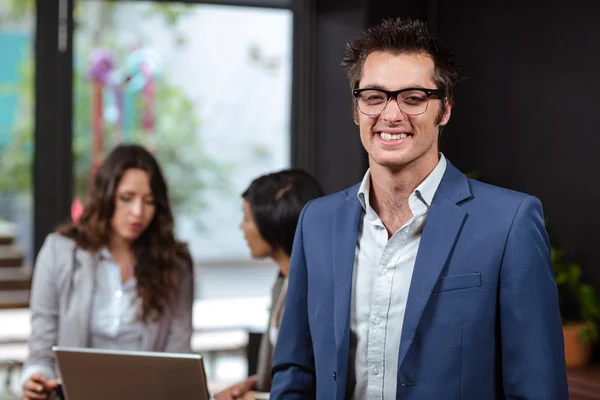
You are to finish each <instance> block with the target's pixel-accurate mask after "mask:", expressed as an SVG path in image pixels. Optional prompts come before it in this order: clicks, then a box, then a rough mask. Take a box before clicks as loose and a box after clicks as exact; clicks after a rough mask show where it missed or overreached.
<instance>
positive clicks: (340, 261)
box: [333, 185, 362, 395]
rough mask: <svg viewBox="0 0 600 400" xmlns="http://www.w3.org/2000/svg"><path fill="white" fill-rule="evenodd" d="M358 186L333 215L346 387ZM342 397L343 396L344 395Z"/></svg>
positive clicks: (337, 323)
mask: <svg viewBox="0 0 600 400" xmlns="http://www.w3.org/2000/svg"><path fill="white" fill-rule="evenodd" d="M357 191H358V185H357V186H355V187H353V188H351V189H349V190H348V191H347V192H346V193H345V194H346V197H345V199H344V200H343V201H342V203H341V204H340V205H339V206H338V207H337V208H336V210H335V215H334V235H333V257H334V260H333V266H334V309H333V312H334V331H335V342H336V345H337V375H338V376H339V377H340V379H339V380H338V385H342V384H343V386H340V387H344V388H345V387H346V386H345V383H344V382H345V381H346V375H347V374H346V372H347V370H348V353H349V350H350V324H349V319H350V304H351V297H352V273H353V270H354V253H355V250H356V241H357V238H358V229H359V226H360V216H361V211H362V207H361V205H360V202H359V201H358V199H357V198H356V193H357ZM341 394H342V395H343V393H341Z"/></svg>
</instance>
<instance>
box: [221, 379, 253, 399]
mask: <svg viewBox="0 0 600 400" xmlns="http://www.w3.org/2000/svg"><path fill="white" fill-rule="evenodd" d="M255 386H256V377H254V376H252V377H250V378H248V379H246V380H245V381H242V382H240V383H236V384H235V385H232V386H229V387H228V388H226V389H223V390H222V391H220V392H219V393H217V394H215V400H238V399H240V400H241V399H245V397H244V396H246V394H247V393H248V392H249V391H251V390H253V389H254V387H255Z"/></svg>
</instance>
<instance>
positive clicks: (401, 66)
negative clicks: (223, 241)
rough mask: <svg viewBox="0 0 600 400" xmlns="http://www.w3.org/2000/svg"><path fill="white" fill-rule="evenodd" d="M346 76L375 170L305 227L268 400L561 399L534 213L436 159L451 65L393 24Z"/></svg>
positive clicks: (417, 25) (539, 226) (543, 251)
mask: <svg viewBox="0 0 600 400" xmlns="http://www.w3.org/2000/svg"><path fill="white" fill-rule="evenodd" d="M343 65H344V67H345V68H346V71H347V74H348V78H349V81H350V85H351V89H352V95H353V96H354V99H355V102H354V120H355V122H356V124H357V125H358V127H359V130H360V138H361V141H362V144H363V146H364V148H365V150H366V152H367V153H368V156H369V170H368V171H367V173H366V174H365V176H364V178H363V180H362V182H361V183H360V184H358V185H356V186H354V187H352V188H350V189H347V190H345V191H342V192H340V193H336V194H333V195H331V196H327V197H323V198H320V199H317V200H314V201H312V202H310V203H309V204H307V206H306V207H305V208H304V210H303V213H302V215H301V216H300V220H299V223H298V228H297V231H296V237H295V241H294V250H293V253H292V260H291V266H290V276H289V287H288V295H287V300H286V306H285V311H284V315H283V321H282V324H281V328H280V336H279V337H280V340H279V341H278V342H277V347H276V349H275V359H274V363H273V386H272V392H271V399H277V400H279V399H285V400H289V399H313V398H316V399H322V400H331V399H337V400H344V399H354V400H363V399H368V400H377V399H423V400H431V399H444V400H452V399H463V400H482V399H486V400H494V399H528V400H534V399H539V400H562V399H567V398H568V395H567V383H566V372H565V363H564V350H563V339H562V330H561V322H560V315H559V309H558V298H557V290H556V285H555V282H554V278H553V273H552V267H551V263H550V249H549V243H548V237H547V234H546V231H545V228H544V218H543V214H542V207H541V204H540V202H539V200H538V199H536V198H535V197H532V196H529V195H526V194H522V193H517V192H513V191H510V190H506V189H502V188H498V187H494V186H490V185H486V184H483V183H480V182H477V181H474V180H470V179H467V177H466V176H465V175H464V174H462V173H461V172H460V171H458V170H457V169H456V168H455V167H454V166H453V165H452V164H451V163H450V162H449V161H448V160H446V158H445V157H444V155H442V154H441V153H440V152H439V149H438V137H439V135H440V131H441V129H442V127H443V126H445V125H446V124H447V123H448V121H449V120H450V115H451V110H452V105H453V102H452V91H453V86H454V85H455V83H456V82H457V80H458V73H457V68H456V65H455V62H454V59H453V57H452V55H451V54H450V53H448V52H446V51H445V50H444V49H443V47H442V46H441V45H440V44H439V43H438V42H437V41H436V40H435V39H433V38H432V37H431V36H430V35H429V33H428V32H427V29H426V26H425V24H423V23H421V22H419V21H412V20H401V19H394V20H386V21H384V22H383V23H381V24H380V25H378V26H375V27H373V28H370V29H368V30H367V31H365V32H364V33H363V34H362V35H361V36H360V37H359V38H357V39H355V40H354V41H353V42H352V43H350V44H349V45H348V49H347V55H346V58H345V59H344V62H343Z"/></svg>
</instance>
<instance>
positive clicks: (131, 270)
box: [22, 145, 193, 399]
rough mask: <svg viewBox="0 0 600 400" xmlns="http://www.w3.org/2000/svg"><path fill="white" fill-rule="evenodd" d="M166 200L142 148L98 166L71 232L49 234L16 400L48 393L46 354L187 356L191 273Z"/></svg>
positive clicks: (53, 379)
mask: <svg viewBox="0 0 600 400" xmlns="http://www.w3.org/2000/svg"><path fill="white" fill-rule="evenodd" d="M173 225H174V222H173V215H172V213H171V205H170V202H169V198H168V190H167V185H166V183H165V180H164V178H163V175H162V173H161V170H160V167H159V166H158V163H157V162H156V160H155V159H154V157H153V156H152V155H151V154H150V153H149V152H148V151H147V150H145V149H144V148H143V147H140V146H137V145H120V146H118V147H116V148H115V149H114V150H113V151H112V152H111V153H110V154H109V155H108V157H107V158H106V159H105V161H104V163H103V164H102V165H101V166H100V168H99V169H98V171H97V172H96V174H95V176H94V179H93V183H92V185H91V191H90V198H89V201H88V203H87V205H86V206H85V208H84V211H83V214H82V215H81V217H80V218H79V220H78V221H77V222H76V223H71V224H68V225H65V226H62V227H60V228H59V229H58V230H57V232H56V233H52V234H50V235H49V236H48V237H47V238H46V241H45V243H44V245H43V246H42V249H41V250H40V252H39V254H38V257H37V260H36V266H35V270H34V271H35V272H34V276H33V284H32V290H31V301H30V306H31V328H32V330H31V337H30V339H29V357H28V359H27V361H26V362H25V365H24V367H23V374H22V380H23V382H24V386H23V389H24V398H25V399H45V398H47V397H48V395H49V393H50V392H51V391H52V390H53V389H54V388H56V386H57V378H58V375H57V371H56V366H55V362H54V357H53V352H52V346H55V345H59V346H69V347H91V348H103V349H119V350H145V351H167V352H190V351H191V350H190V338H191V333H192V302H193V271H192V269H193V268H192V260H191V257H190V255H189V252H188V250H187V247H186V246H185V245H184V244H183V243H181V242H178V241H177V240H176V239H175V236H174V232H173Z"/></svg>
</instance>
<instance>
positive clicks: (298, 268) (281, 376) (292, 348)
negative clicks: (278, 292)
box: [271, 202, 316, 400]
mask: <svg viewBox="0 0 600 400" xmlns="http://www.w3.org/2000/svg"><path fill="white" fill-rule="evenodd" d="M309 206H310V202H309V203H308V204H307V205H306V206H305V207H304V209H303V210H302V213H301V214H300V217H299V220H298V226H297V227H296V235H295V237H294V246H293V250H292V258H291V261H290V274H289V280H288V292H287V296H286V299H285V307H284V311H283V319H282V321H281V326H280V328H279V335H278V337H277V344H276V346H275V355H274V359H273V368H272V376H273V383H272V386H271V399H272V400H280V399H285V400H293V399H313V398H315V396H316V383H315V381H316V379H315V365H314V355H313V346H312V338H311V334H310V327H309V323H308V306H307V295H308V276H307V266H306V258H305V255H304V239H303V236H304V229H303V225H304V216H305V214H306V210H307V209H308V207H309Z"/></svg>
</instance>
